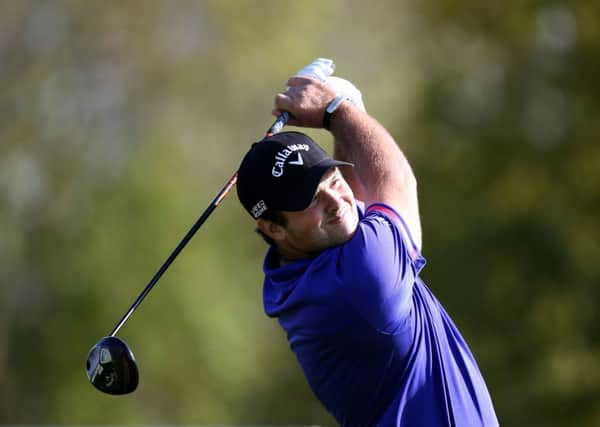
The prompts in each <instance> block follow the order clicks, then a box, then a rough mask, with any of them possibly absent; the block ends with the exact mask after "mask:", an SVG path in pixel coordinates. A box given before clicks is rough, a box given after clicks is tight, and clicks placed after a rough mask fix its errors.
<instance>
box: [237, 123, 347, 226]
mask: <svg viewBox="0 0 600 427" xmlns="http://www.w3.org/2000/svg"><path fill="white" fill-rule="evenodd" d="M334 166H354V165H353V164H352V163H348V162H342V161H339V160H334V159H332V158H331V156H329V154H327V152H325V150H323V149H322V148H321V147H319V145H318V144H317V143H316V142H315V141H313V140H312V139H311V138H310V137H309V136H308V135H306V134H304V133H301V132H280V133H277V134H275V135H272V136H269V137H266V138H264V139H263V140H261V141H259V142H256V143H254V144H252V147H251V148H250V151H248V153H246V155H245V156H244V159H243V160H242V163H241V164H240V167H239V169H238V180H237V194H238V198H239V199H240V202H241V203H242V205H243V206H244V208H245V209H246V210H247V211H248V213H250V215H252V217H253V218H254V219H258V218H260V217H261V216H262V215H264V213H265V212H267V210H277V211H301V210H304V209H306V208H307V207H308V205H310V202H311V201H312V199H313V197H314V195H315V192H316V191H317V187H318V186H319V182H320V181H321V178H322V177H323V175H324V174H325V172H327V171H328V170H329V169H331V168H332V167H334Z"/></svg>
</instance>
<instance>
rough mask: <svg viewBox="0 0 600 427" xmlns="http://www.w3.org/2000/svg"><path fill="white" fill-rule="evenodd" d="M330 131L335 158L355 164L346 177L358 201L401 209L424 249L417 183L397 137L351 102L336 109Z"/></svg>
mask: <svg viewBox="0 0 600 427" xmlns="http://www.w3.org/2000/svg"><path fill="white" fill-rule="evenodd" d="M330 130H331V133H332V134H333V136H334V138H335V143H334V144H335V145H334V155H336V156H338V155H339V156H340V157H343V159H344V160H347V161H349V162H352V163H354V164H355V167H354V168H352V169H353V170H352V171H351V172H349V171H347V175H348V176H346V174H345V175H344V176H345V178H347V180H348V178H349V183H350V185H351V187H352V189H353V190H354V191H355V193H357V198H359V199H361V200H363V201H364V202H365V204H366V205H367V206H368V205H370V204H372V203H377V202H380V203H386V204H388V205H390V206H392V207H393V208H395V209H396V210H398V211H399V212H400V213H401V214H402V215H403V216H404V217H405V219H406V221H407V222H408V225H409V228H410V230H411V234H412V235H413V238H414V239H415V242H416V243H417V245H418V246H419V247H421V225H420V220H419V209H418V199H417V181H416V178H415V176H414V174H413V171H412V168H411V167H410V164H409V163H408V160H407V159H406V157H405V156H404V154H403V153H402V151H401V150H400V148H399V147H398V145H397V144H396V142H395V141H394V139H393V137H392V136H391V135H390V134H389V132H388V131H387V130H386V129H385V128H384V127H383V126H382V125H381V124H380V123H379V122H378V121H377V120H375V119H374V118H372V117H370V116H369V115H368V114H366V113H364V112H362V111H360V110H359V109H357V108H356V107H354V106H353V105H351V104H350V103H349V102H345V103H343V104H342V105H341V106H340V107H339V108H338V109H337V110H336V112H335V113H334V116H333V118H332V121H331V129H330ZM359 196H360V197H359Z"/></svg>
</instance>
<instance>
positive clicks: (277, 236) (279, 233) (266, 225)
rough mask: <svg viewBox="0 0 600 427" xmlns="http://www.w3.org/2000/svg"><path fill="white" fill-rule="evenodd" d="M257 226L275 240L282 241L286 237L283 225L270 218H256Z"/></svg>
mask: <svg viewBox="0 0 600 427" xmlns="http://www.w3.org/2000/svg"><path fill="white" fill-rule="evenodd" d="M256 227H257V228H258V229H259V230H260V231H262V232H263V233H265V234H266V235H267V236H269V237H270V238H271V239H273V240H275V242H280V241H282V240H283V239H285V236H286V230H285V228H283V227H282V226H281V225H279V224H276V223H274V222H273V221H269V220H268V219H263V218H259V219H257V220H256Z"/></svg>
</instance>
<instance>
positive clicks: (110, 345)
mask: <svg viewBox="0 0 600 427" xmlns="http://www.w3.org/2000/svg"><path fill="white" fill-rule="evenodd" d="M86 371H87V376H88V378H89V380H90V382H91V383H92V384H93V385H94V387H96V388H97V389H98V390H100V391H102V392H104V393H108V394H127V393H131V392H132V391H134V390H135V389H136V388H137V386H138V382H139V373H138V367H137V363H136V361H135V357H134V355H133V353H132V352H131V350H130V349H129V347H128V346H127V344H126V343H125V342H124V341H122V340H121V339H119V338H117V337H114V336H109V337H104V338H102V339H101V340H100V341H98V342H97V343H96V345H94V346H93V347H92V348H91V349H90V352H89V354H88V358H87V362H86Z"/></svg>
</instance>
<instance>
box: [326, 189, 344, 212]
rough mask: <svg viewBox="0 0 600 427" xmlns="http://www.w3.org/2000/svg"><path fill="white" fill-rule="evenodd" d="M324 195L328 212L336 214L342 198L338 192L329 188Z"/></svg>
mask: <svg viewBox="0 0 600 427" xmlns="http://www.w3.org/2000/svg"><path fill="white" fill-rule="evenodd" d="M322 195H323V196H324V197H325V201H326V209H327V212H336V211H337V210H338V209H339V208H340V205H341V203H342V197H341V194H340V193H339V192H338V191H336V190H334V189H331V188H328V189H325V190H324V191H323V193H322Z"/></svg>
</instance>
